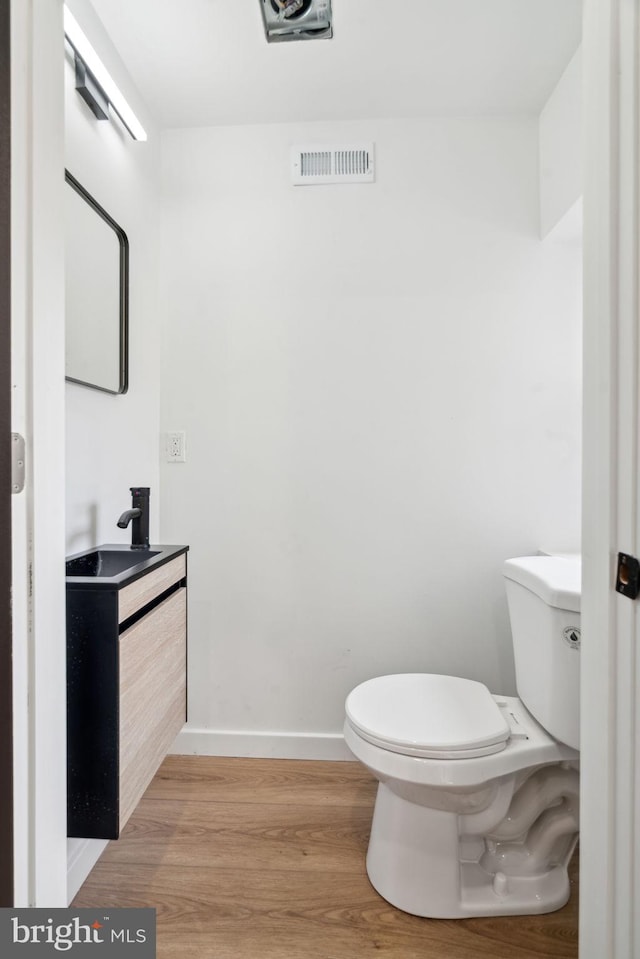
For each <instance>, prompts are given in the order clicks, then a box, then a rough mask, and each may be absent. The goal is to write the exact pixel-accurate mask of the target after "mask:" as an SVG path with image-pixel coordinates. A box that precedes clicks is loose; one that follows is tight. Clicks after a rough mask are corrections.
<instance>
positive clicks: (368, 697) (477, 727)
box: [346, 673, 511, 760]
mask: <svg viewBox="0 0 640 959" xmlns="http://www.w3.org/2000/svg"><path fill="white" fill-rule="evenodd" d="M346 713H347V718H348V721H349V723H350V724H351V726H352V727H353V729H354V731H355V732H356V733H357V734H358V735H359V736H361V737H362V739H364V740H366V741H367V742H369V743H371V744H372V745H374V746H378V747H380V748H382V749H386V750H389V751H390V752H393V753H400V754H402V755H405V756H415V757H418V758H421V759H439V760H450V759H456V760H461V759H474V758H476V757H481V756H490V755H492V754H493V753H498V752H501V751H502V750H503V749H504V748H505V747H506V745H507V742H508V740H509V737H510V734H511V731H510V727H509V723H508V722H507V720H506V718H505V715H504V712H503V711H501V710H500V708H499V707H498V705H497V703H496V701H495V699H494V697H493V696H492V695H491V693H490V692H489V690H488V689H487V687H486V686H485V685H484V684H483V683H478V682H475V681H474V680H471V679H462V678H461V677H459V676H440V675H436V674H433V673H400V674H397V675H391V676H379V677H376V678H375V679H370V680H368V681H367V682H364V683H361V684H360V686H357V687H356V688H355V689H354V690H353V691H352V692H351V693H350V694H349V696H348V697H347V702H346Z"/></svg>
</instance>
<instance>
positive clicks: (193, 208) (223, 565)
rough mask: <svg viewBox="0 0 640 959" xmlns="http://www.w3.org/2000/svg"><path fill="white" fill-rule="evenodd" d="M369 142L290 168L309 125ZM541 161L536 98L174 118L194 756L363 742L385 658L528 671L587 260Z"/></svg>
mask: <svg viewBox="0 0 640 959" xmlns="http://www.w3.org/2000/svg"><path fill="white" fill-rule="evenodd" d="M350 139H355V140H361V139H373V140H375V141H376V149H377V182H376V184H375V185H372V186H369V185H361V186H335V187H326V186H325V187H314V188H311V187H307V188H293V187H291V186H290V184H289V178H288V154H289V147H290V144H292V143H295V142H296V141H302V142H308V141H309V140H312V141H319V142H322V141H323V140H325V141H328V142H333V143H335V142H340V141H342V140H344V141H346V142H348V141H349V140H350ZM537 159H538V142H537V122H536V120H535V119H533V118H532V119H531V120H511V121H501V120H488V121H481V120H477V121H476V120H433V121H400V122H395V121H393V122H392V121H379V122H373V121H371V122H369V121H368V122H362V123H354V124H344V125H340V124H327V125H319V124H318V125H300V126H278V125H271V126H262V127H243V128H237V127H236V128H231V127H230V128H217V129H207V130H186V131H179V130H176V131H171V132H168V133H166V134H165V135H164V136H163V240H162V257H161V276H162V282H163V291H162V303H163V309H164V312H165V321H166V334H165V344H164V360H163V380H162V428H163V429H164V430H185V431H186V433H187V453H188V461H187V463H186V464H184V465H179V464H164V465H163V466H162V469H161V483H162V487H163V499H162V511H161V530H162V538H163V540H165V541H168V542H187V543H190V545H191V553H190V557H189V563H190V566H189V582H190V613H189V616H190V618H189V635H190V645H189V669H190V673H189V716H190V728H191V729H192V731H193V732H192V734H191V735H186V736H185V735H183V737H182V740H181V745H182V748H184V749H185V750H190V749H193V750H196V751H203V752H206V751H211V752H214V753H215V752H225V751H229V752H236V753H243V752H245V753H249V754H251V753H253V754H257V753H262V754H265V755H267V754H278V755H293V756H300V755H310V756H320V755H332V754H333V755H344V752H343V749H344V747H341V746H340V739H339V733H340V730H341V726H342V721H343V702H344V697H345V695H346V693H347V692H348V691H349V689H350V688H352V687H353V686H354V684H356V683H358V682H359V681H361V680H364V679H366V678H368V677H370V676H374V675H376V674H380V673H384V672H387V671H389V672H393V671H402V670H420V669H422V670H429V671H435V672H451V673H454V674H459V675H464V676H469V677H471V678H475V679H479V680H482V681H485V682H486V683H488V684H489V685H490V687H491V688H492V689H493V690H495V691H501V692H503V693H511V692H513V691H514V677H513V664H512V655H511V648H510V639H509V630H508V622H507V611H506V604H505V600H504V593H503V588H502V582H501V576H500V566H501V563H502V560H503V559H504V558H506V557H509V556H514V555H518V554H522V553H528V552H532V551H535V550H536V549H538V548H539V547H542V548H546V549H554V548H563V549H570V548H577V547H578V545H579V516H580V492H579V491H580V448H579V445H580V444H579V433H580V326H581V317H580V252H579V249H577V248H571V247H558V246H555V245H549V246H545V245H544V244H542V243H541V242H540V241H539V239H538V164H537ZM301 734H303V735H302V738H301Z"/></svg>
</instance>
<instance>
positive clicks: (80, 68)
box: [74, 53, 109, 120]
mask: <svg viewBox="0 0 640 959" xmlns="http://www.w3.org/2000/svg"><path fill="white" fill-rule="evenodd" d="M74 58H75V63H76V90H77V91H78V93H79V94H80V96H81V97H82V99H83V100H84V102H85V103H86V104H87V106H88V107H89V109H90V110H91V112H92V113H93V115H94V117H95V118H96V119H97V120H108V119H109V99H108V97H107V95H106V93H105V92H104V90H103V89H102V87H101V86H100V84H99V83H98V81H97V80H96V78H95V77H94V75H93V74H92V73H91V70H89V69H88V68H87V65H86V63H85V62H84V60H83V59H82V58H81V57H79V56H78V54H77V53H75V54H74Z"/></svg>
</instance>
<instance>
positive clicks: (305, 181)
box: [291, 143, 374, 186]
mask: <svg viewBox="0 0 640 959" xmlns="http://www.w3.org/2000/svg"><path fill="white" fill-rule="evenodd" d="M291 174H292V179H293V183H294V185H295V186H311V185H313V184H318V183H373V180H374V162H373V143H367V144H357V145H353V146H337V147H333V146H295V147H293V148H292V151H291Z"/></svg>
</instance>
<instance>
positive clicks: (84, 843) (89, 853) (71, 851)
mask: <svg viewBox="0 0 640 959" xmlns="http://www.w3.org/2000/svg"><path fill="white" fill-rule="evenodd" d="M108 844H109V840H108V839H69V840H68V843H67V850H68V858H67V902H68V903H71V902H72V901H73V899H74V897H75V895H76V893H77V892H78V890H79V889H80V886H81V885H82V883H83V882H84V881H85V879H86V878H87V876H88V875H89V873H90V872H91V870H92V869H93V867H94V866H95V864H96V863H97V861H98V859H99V858H100V856H101V855H102V853H103V852H104V851H105V849H106V848H107V846H108Z"/></svg>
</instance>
